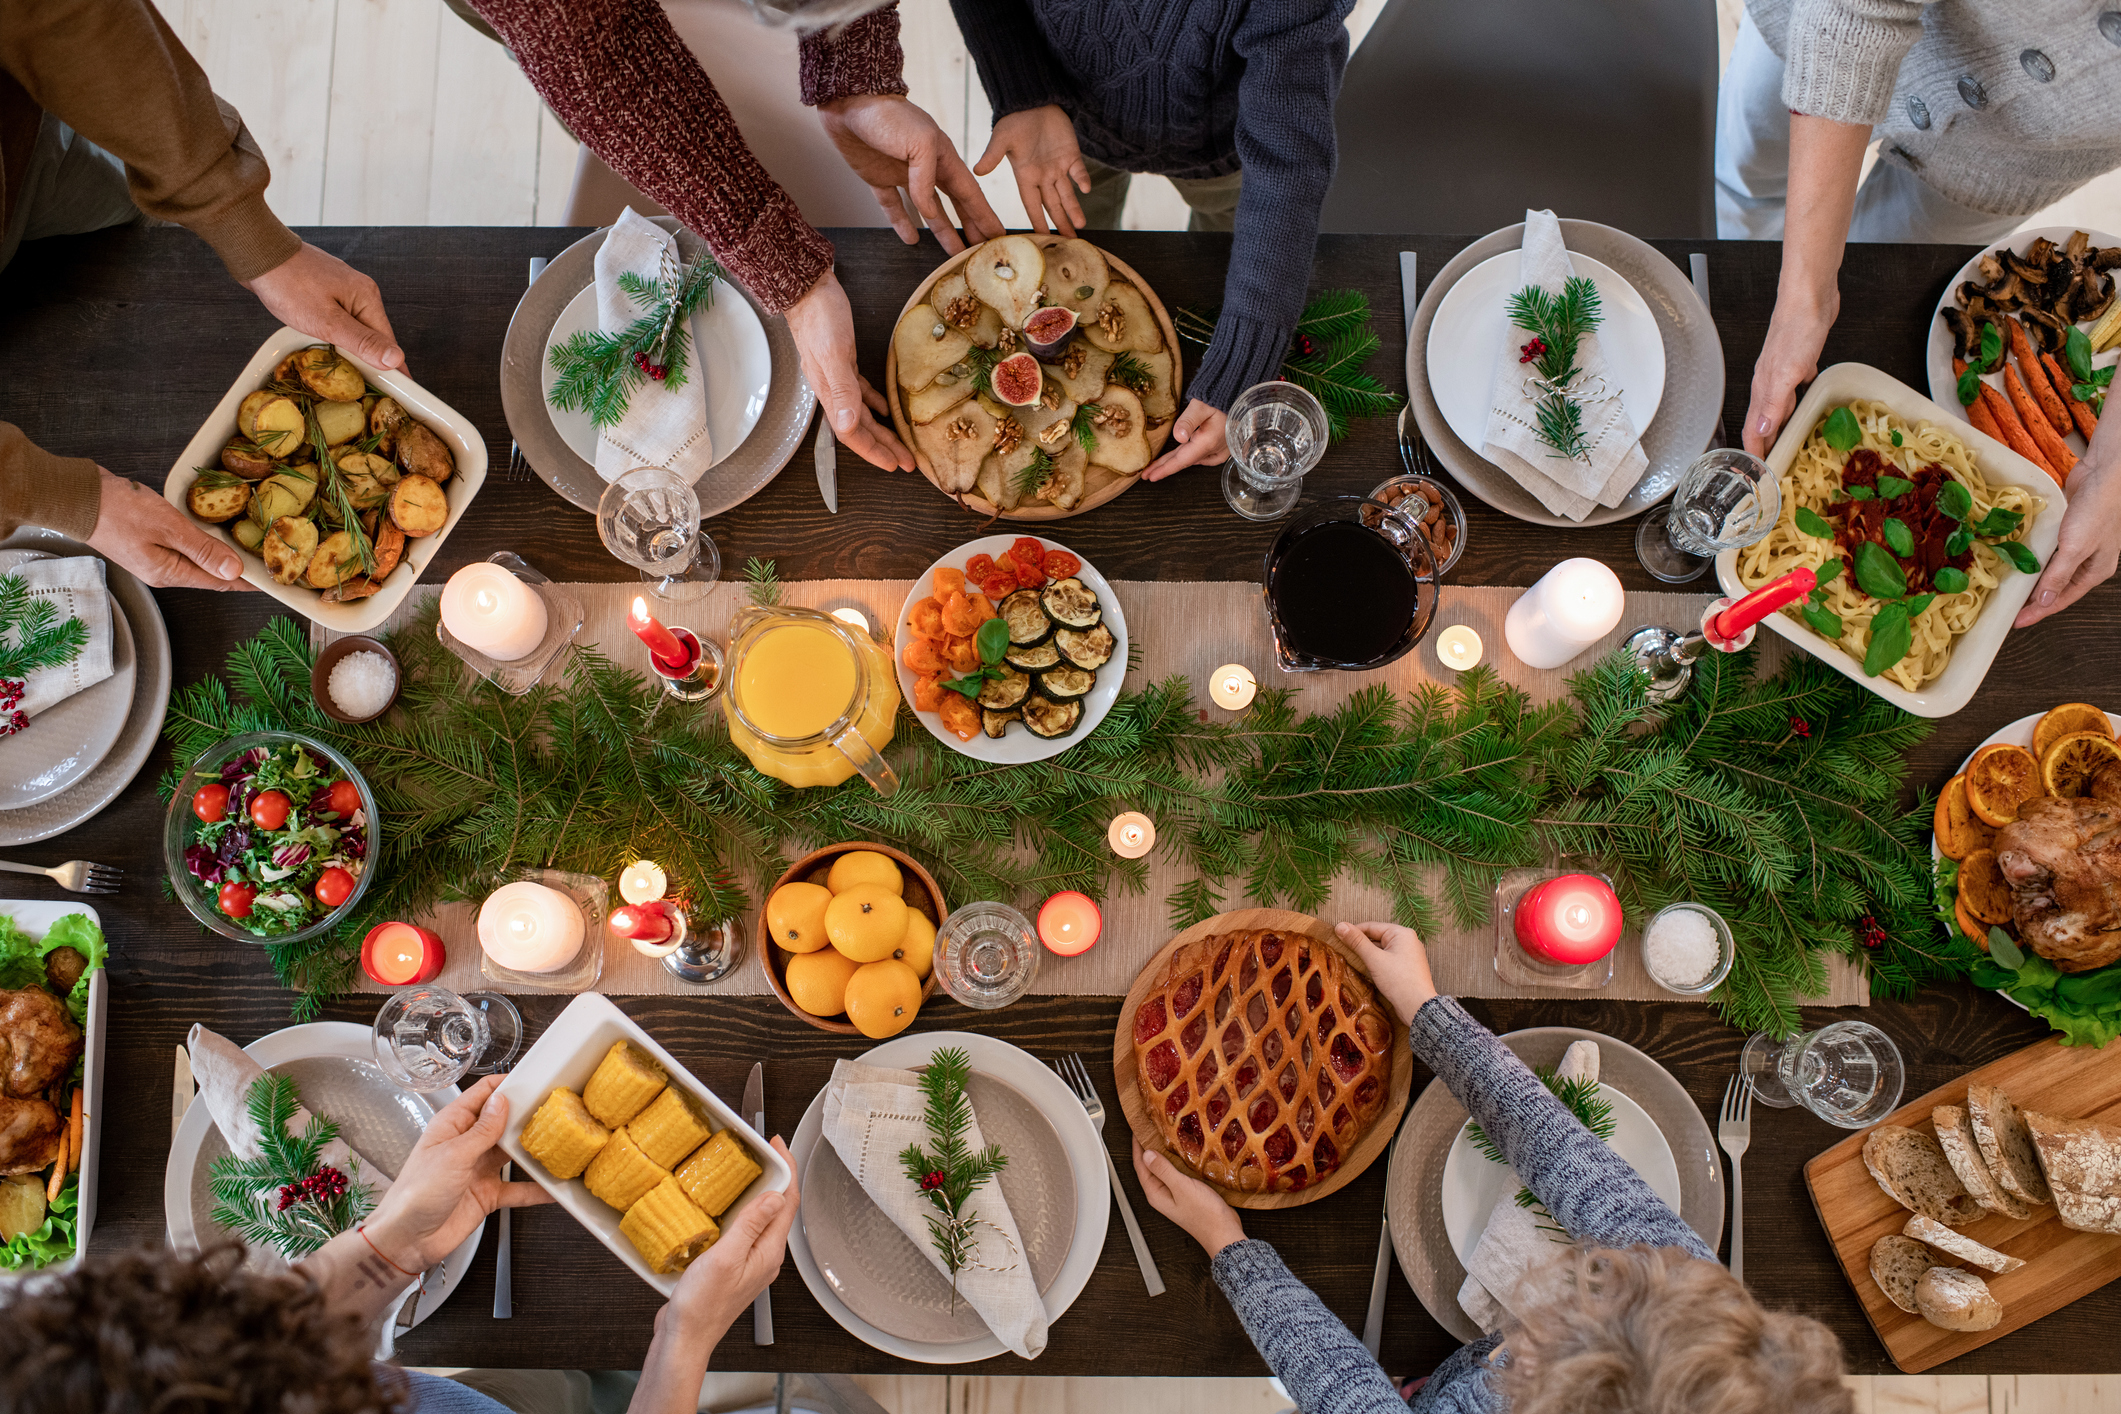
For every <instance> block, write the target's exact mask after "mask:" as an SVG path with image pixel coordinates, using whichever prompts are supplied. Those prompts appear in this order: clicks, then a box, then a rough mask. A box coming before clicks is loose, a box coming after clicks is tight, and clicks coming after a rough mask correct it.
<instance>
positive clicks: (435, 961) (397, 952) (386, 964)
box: [361, 923, 449, 987]
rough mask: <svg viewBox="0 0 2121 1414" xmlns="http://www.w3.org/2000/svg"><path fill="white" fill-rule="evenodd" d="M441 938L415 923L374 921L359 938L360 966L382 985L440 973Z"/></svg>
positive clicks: (406, 984) (399, 984)
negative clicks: (375, 922)
mask: <svg viewBox="0 0 2121 1414" xmlns="http://www.w3.org/2000/svg"><path fill="white" fill-rule="evenodd" d="M448 960H449V959H448V954H447V953H445V952H444V951H443V949H442V940H441V939H440V938H439V937H437V936H435V935H434V934H433V933H431V932H429V931H428V930H427V929H425V928H422V927H420V926H419V925H418V924H415V923H378V924H377V925H376V926H375V927H373V928H371V929H369V930H368V936H367V937H365V938H363V939H362V940H361V970H362V971H363V972H366V973H367V974H368V978H369V980H370V981H372V982H375V983H377V984H378V985H380V986H384V987H410V986H413V985H415V984H417V983H420V982H432V981H433V980H434V979H435V978H437V977H439V976H441V975H442V965H443V964H444V963H445V962H447V961H448Z"/></svg>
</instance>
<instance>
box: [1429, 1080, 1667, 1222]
mask: <svg viewBox="0 0 2121 1414" xmlns="http://www.w3.org/2000/svg"><path fill="white" fill-rule="evenodd" d="M1598 1093H1599V1095H1600V1096H1601V1097H1602V1098H1603V1099H1604V1100H1605V1101H1606V1102H1607V1103H1608V1104H1610V1105H1612V1107H1613V1137H1612V1138H1611V1139H1609V1140H1607V1141H1606V1143H1607V1145H1608V1146H1609V1147H1610V1148H1611V1149H1612V1150H1613V1152H1614V1153H1616V1154H1618V1155H1620V1157H1621V1158H1623V1159H1626V1160H1627V1161H1628V1163H1629V1164H1630V1165H1632V1166H1633V1167H1634V1170H1635V1172H1637V1173H1639V1174H1641V1175H1642V1180H1643V1182H1645V1183H1647V1184H1649V1185H1650V1187H1651V1189H1653V1190H1654V1191H1655V1192H1656V1194H1657V1196H1658V1197H1659V1198H1662V1199H1663V1200H1664V1202H1665V1206H1666V1207H1668V1208H1670V1209H1671V1210H1672V1211H1673V1212H1675V1213H1676V1212H1678V1211H1679V1210H1680V1206H1679V1205H1680V1194H1679V1165H1678V1164H1677V1163H1676V1162H1675V1161H1674V1160H1673V1158H1672V1146H1671V1145H1670V1144H1669V1143H1667V1142H1665V1137H1664V1132H1663V1131H1662V1130H1660V1129H1658V1127H1657V1122H1656V1121H1655V1120H1653V1119H1651V1118H1650V1117H1649V1116H1648V1115H1647V1114H1645V1113H1643V1109H1642V1106H1640V1105H1638V1104H1636V1103H1635V1102H1634V1101H1633V1100H1631V1099H1629V1098H1628V1097H1627V1096H1626V1095H1623V1094H1622V1093H1621V1092H1620V1091H1618V1090H1615V1089H1614V1088H1613V1087H1612V1086H1610V1085H1603V1084H1602V1085H1600V1086H1599V1087H1598ZM1472 1124H1473V1121H1471V1120H1467V1121H1466V1122H1465V1123H1464V1124H1463V1125H1461V1126H1459V1130H1458V1134H1457V1137H1456V1138H1454V1139H1453V1140H1452V1141H1451V1152H1450V1153H1449V1154H1448V1155H1447V1156H1446V1157H1445V1158H1444V1163H1443V1194H1442V1205H1443V1227H1444V1232H1445V1234H1446V1235H1447V1236H1448V1237H1449V1238H1450V1240H1451V1250H1452V1251H1454V1252H1456V1253H1457V1254H1458V1260H1459V1261H1460V1262H1461V1263H1466V1262H1470V1261H1472V1259H1473V1249H1474V1248H1475V1247H1478V1246H1479V1245H1480V1235H1481V1233H1483V1232H1485V1231H1486V1230H1487V1226H1488V1215H1489V1214H1490V1213H1492V1212H1494V1211H1495V1205H1496V1204H1498V1203H1509V1202H1513V1201H1515V1198H1516V1194H1517V1190H1518V1189H1519V1188H1521V1187H1523V1184H1521V1183H1520V1182H1519V1181H1518V1178H1517V1175H1516V1173H1515V1172H1514V1171H1513V1170H1512V1169H1511V1168H1510V1166H1509V1165H1507V1164H1498V1163H1496V1162H1495V1161H1494V1160H1492V1159H1490V1158H1488V1157H1487V1156H1486V1155H1485V1154H1482V1153H1481V1152H1480V1150H1479V1149H1478V1148H1476V1147H1475V1146H1474V1144H1473V1136H1472V1133H1471V1130H1472Z"/></svg>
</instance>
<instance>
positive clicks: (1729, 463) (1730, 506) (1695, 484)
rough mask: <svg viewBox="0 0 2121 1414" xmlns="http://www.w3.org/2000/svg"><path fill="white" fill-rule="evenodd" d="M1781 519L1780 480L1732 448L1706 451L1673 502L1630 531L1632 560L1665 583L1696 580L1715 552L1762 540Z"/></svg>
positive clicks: (1674, 494)
mask: <svg viewBox="0 0 2121 1414" xmlns="http://www.w3.org/2000/svg"><path fill="white" fill-rule="evenodd" d="M1781 514H1782V478H1780V477H1778V476H1776V475H1775V473H1774V472H1772V471H1770V470H1768V464H1767V463H1766V462H1764V461H1762V460H1761V459H1760V458H1758V457H1756V456H1754V455H1753V454H1752V453H1750V452H1746V451H1742V450H1740V449H1739V448H1737V447H1711V448H1710V449H1709V450H1708V451H1706V452H1704V453H1702V454H1701V456H1699V457H1698V458H1696V459H1695V461H1694V464H1693V465H1692V466H1690V467H1688V468H1687V469H1686V474H1685V475H1684V476H1681V477H1680V478H1679V485H1678V486H1677V487H1675V488H1674V489H1673V491H1672V499H1671V500H1670V501H1669V502H1668V503H1666V504H1665V505H1661V506H1654V507H1652V508H1651V509H1650V511H1649V513H1648V514H1646V515H1645V516H1643V518H1642V524H1641V525H1639V526H1637V527H1636V529H1635V558H1637V559H1638V560H1640V561H1642V567H1643V568H1644V569H1646V570H1648V571H1649V572H1650V573H1651V574H1653V575H1655V576H1656V577H1657V578H1658V579H1661V580H1663V581H1664V582H1665V583H1666V584H1684V583H1686V582H1687V581H1688V580H1690V579H1696V578H1699V577H1700V575H1701V573H1702V571H1704V570H1706V569H1707V568H1708V567H1709V561H1710V560H1712V559H1714V558H1715V556H1716V554H1717V552H1718V551H1720V550H1741V549H1744V548H1745V547H1746V546H1748V545H1753V544H1757V543H1758V542H1760V541H1762V540H1765V539H1767V537H1768V534H1769V532H1771V531H1773V530H1774V528H1775V521H1776V519H1777V518H1778V517H1779V516H1780V515H1781Z"/></svg>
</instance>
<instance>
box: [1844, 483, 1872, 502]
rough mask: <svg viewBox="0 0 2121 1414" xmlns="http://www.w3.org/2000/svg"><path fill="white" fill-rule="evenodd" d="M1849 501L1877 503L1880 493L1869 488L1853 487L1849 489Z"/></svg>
mask: <svg viewBox="0 0 2121 1414" xmlns="http://www.w3.org/2000/svg"><path fill="white" fill-rule="evenodd" d="M1849 499H1850V500H1851V501H1875V500H1877V499H1878V493H1877V492H1876V491H1874V490H1872V489H1871V488H1870V487H1868V486H1851V487H1849Z"/></svg>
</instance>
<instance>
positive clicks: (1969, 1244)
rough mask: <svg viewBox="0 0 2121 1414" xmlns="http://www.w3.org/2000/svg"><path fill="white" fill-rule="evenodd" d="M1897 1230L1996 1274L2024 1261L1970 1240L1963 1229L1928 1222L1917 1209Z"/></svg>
mask: <svg viewBox="0 0 2121 1414" xmlns="http://www.w3.org/2000/svg"><path fill="white" fill-rule="evenodd" d="M1900 1231H1901V1233H1902V1235H1904V1236H1907V1237H1912V1238H1914V1239H1915V1240H1916V1241H1917V1242H1927V1243H1928V1244H1929V1245H1930V1246H1932V1247H1934V1248H1936V1249H1937V1250H1938V1251H1939V1252H1948V1253H1950V1254H1951V1255H1952V1256H1954V1257H1959V1258H1963V1259H1964V1260H1966V1261H1969V1262H1972V1263H1973V1264H1974V1265H1975V1266H1977V1267H1981V1268H1983V1269H1985V1270H1987V1271H1991V1272H1995V1273H1997V1274H1998V1275H1999V1276H2000V1275H2001V1274H2002V1273H2004V1272H2015V1271H2017V1270H2018V1268H2020V1267H2022V1266H2024V1265H2025V1261H2024V1259H2023V1258H2020V1257H2012V1256H2007V1255H2006V1254H2004V1253H2002V1252H1998V1251H1997V1250H1996V1249H1995V1248H1993V1247H1990V1246H1988V1245H1987V1244H1986V1243H1981V1242H1976V1241H1974V1239H1973V1238H1971V1237H1968V1236H1967V1235H1966V1234H1965V1233H1963V1232H1953V1231H1952V1230H1951V1229H1950V1228H1948V1227H1946V1226H1945V1225H1944V1224H1943V1223H1936V1222H1931V1221H1930V1220H1929V1219H1928V1218H1926V1217H1924V1216H1922V1214H1920V1213H1917V1214H1915V1215H1914V1216H1913V1217H1911V1218H1909V1219H1908V1220H1907V1226H1906V1227H1904V1228H1902V1229H1901V1230H1900Z"/></svg>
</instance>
